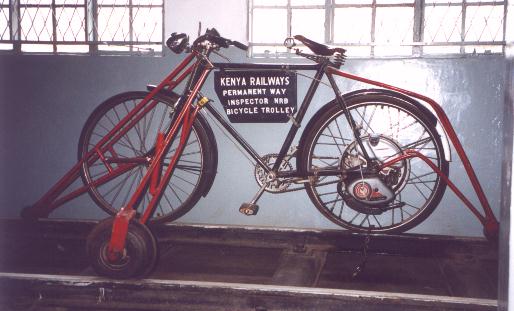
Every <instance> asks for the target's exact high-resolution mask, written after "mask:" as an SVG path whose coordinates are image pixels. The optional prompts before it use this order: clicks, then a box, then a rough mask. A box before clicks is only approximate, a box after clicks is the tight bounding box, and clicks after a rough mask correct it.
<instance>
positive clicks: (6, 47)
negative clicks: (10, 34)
mask: <svg viewBox="0 0 514 311" xmlns="http://www.w3.org/2000/svg"><path fill="white" fill-rule="evenodd" d="M12 49H13V46H12V44H10V43H0V50H12Z"/></svg>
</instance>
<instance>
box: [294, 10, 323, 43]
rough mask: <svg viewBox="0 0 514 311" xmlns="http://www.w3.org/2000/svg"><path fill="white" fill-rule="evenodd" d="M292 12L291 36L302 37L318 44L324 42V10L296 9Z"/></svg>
mask: <svg viewBox="0 0 514 311" xmlns="http://www.w3.org/2000/svg"><path fill="white" fill-rule="evenodd" d="M292 11H293V13H292V18H291V35H303V36H305V37H307V38H309V39H311V40H314V41H317V42H320V43H323V42H324V41H325V10H323V9H298V10H292ZM284 39H285V38H284Z"/></svg>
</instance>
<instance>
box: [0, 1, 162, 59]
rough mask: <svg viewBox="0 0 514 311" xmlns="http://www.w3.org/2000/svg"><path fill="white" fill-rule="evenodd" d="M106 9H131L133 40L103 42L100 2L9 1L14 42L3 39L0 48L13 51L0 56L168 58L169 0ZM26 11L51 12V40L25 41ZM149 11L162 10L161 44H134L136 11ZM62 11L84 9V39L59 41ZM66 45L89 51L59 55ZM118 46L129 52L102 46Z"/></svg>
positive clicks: (130, 2)
mask: <svg viewBox="0 0 514 311" xmlns="http://www.w3.org/2000/svg"><path fill="white" fill-rule="evenodd" d="M105 6H106V7H111V6H113V7H127V8H128V10H129V12H130V14H129V25H128V28H129V31H130V40H123V41H120V40H99V36H100V33H101V32H102V30H100V29H98V16H99V3H98V0H83V1H80V3H79V4H75V3H74V4H67V3H63V4H60V3H56V0H52V1H51V3H49V4H22V3H21V0H9V4H8V5H1V7H9V15H10V16H9V21H8V28H9V33H10V39H9V40H6V39H2V38H0V44H12V49H0V54H53V55H67V54H68V55H69V54H71V55H148V56H163V55H164V48H165V46H164V33H165V24H164V21H165V0H161V2H160V3H159V4H142V3H140V2H137V3H136V4H134V3H133V1H132V0H128V3H127V4H116V3H114V4H107V5H105ZM24 7H44V8H50V10H51V13H50V15H51V18H52V21H51V24H52V25H51V27H52V34H51V38H52V39H51V40H25V39H23V38H22V36H23V33H22V29H21V21H22V18H23V17H22V16H21V15H20V12H21V9H22V8H24ZM145 7H160V9H161V14H160V15H161V25H160V27H159V28H160V31H161V38H160V41H134V39H133V34H134V25H133V22H134V16H133V15H132V14H133V13H132V12H133V9H134V8H145ZM58 8H78V9H81V8H83V9H84V19H83V20H82V23H83V29H81V31H80V35H78V36H77V38H75V40H58V39H57V38H58V37H59V36H60V35H59V34H58V33H57V20H56V13H55V12H56V10H57V9H58ZM79 37H81V38H84V39H83V40H77V39H78V38H79ZM23 44H33V45H39V44H41V45H51V46H52V51H51V52H49V51H46V52H45V51H23V49H22V45H23ZM62 45H72V46H73V45H75V46H87V51H84V52H79V51H77V52H64V51H58V46H62ZM106 45H114V46H126V47H127V48H128V50H126V51H123V50H115V49H113V50H107V49H102V48H100V47H101V46H106ZM144 46H150V47H151V46H160V50H153V49H149V50H145V48H144Z"/></svg>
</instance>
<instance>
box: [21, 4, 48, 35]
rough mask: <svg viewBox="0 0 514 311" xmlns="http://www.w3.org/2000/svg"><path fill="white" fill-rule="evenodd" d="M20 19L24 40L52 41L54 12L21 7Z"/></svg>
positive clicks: (46, 9)
mask: <svg viewBox="0 0 514 311" xmlns="http://www.w3.org/2000/svg"><path fill="white" fill-rule="evenodd" d="M20 18H21V39H22V40H33V41H51V40H52V11H51V10H50V8H41V7H40V8H24V7H21V9H20Z"/></svg>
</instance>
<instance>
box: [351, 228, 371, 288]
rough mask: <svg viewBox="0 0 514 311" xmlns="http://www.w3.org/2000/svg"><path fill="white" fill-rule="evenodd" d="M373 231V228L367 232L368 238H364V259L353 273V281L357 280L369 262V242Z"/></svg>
mask: <svg viewBox="0 0 514 311" xmlns="http://www.w3.org/2000/svg"><path fill="white" fill-rule="evenodd" d="M371 229H372V227H370V228H369V229H368V232H366V236H365V237H364V243H363V244H362V259H361V262H360V263H359V264H358V265H357V266H355V270H354V271H353V273H352V278H353V279H355V278H357V277H358V276H359V275H360V274H361V272H362V271H364V268H365V267H366V262H367V261H368V248H369V241H370V240H371Z"/></svg>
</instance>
